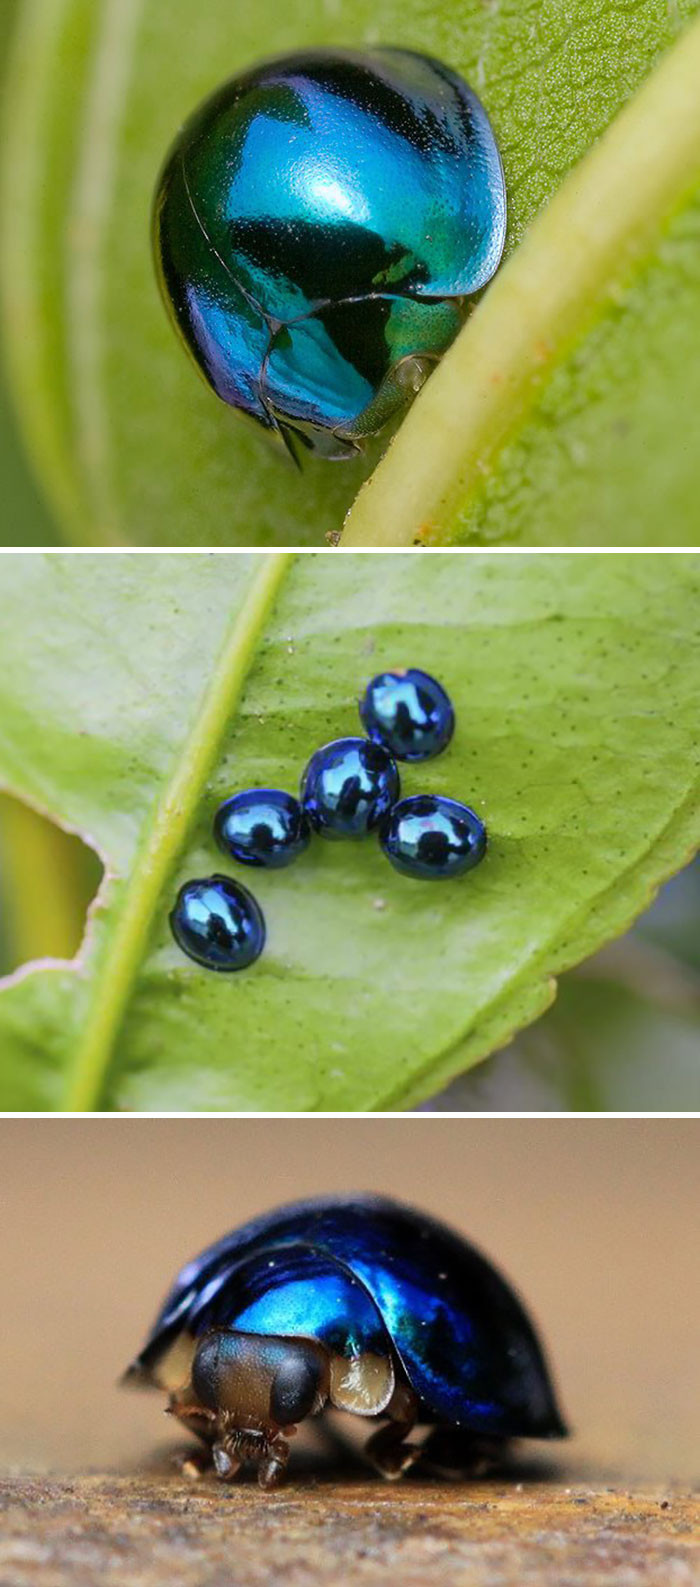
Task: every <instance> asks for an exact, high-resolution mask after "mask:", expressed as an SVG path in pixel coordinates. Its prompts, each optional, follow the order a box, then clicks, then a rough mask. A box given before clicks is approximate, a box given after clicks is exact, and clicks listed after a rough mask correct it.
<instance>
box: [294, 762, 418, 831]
mask: <svg viewBox="0 0 700 1587" xmlns="http://www.w3.org/2000/svg"><path fill="white" fill-rule="evenodd" d="M400 790H401V784H400V780H399V774H398V771H397V769H396V766H395V764H394V762H393V760H392V758H391V755H390V754H389V751H388V750H386V749H384V746H383V745H382V744H373V743H372V742H371V741H370V739H367V738H336V739H334V740H333V742H332V743H331V744H324V745H323V746H322V748H321V749H317V750H316V753H315V754H314V755H312V756H311V760H310V761H309V764H308V766H307V768H306V771H305V772H304V775H303V777H302V780H301V800H302V804H303V806H304V809H305V811H306V814H307V815H308V818H309V820H310V822H311V825H312V827H313V828H314V831H315V832H319V833H320V834H321V836H322V837H324V838H362V837H365V836H366V834H367V833H368V832H374V831H375V829H376V828H377V827H378V826H379V823H380V821H381V820H382V818H383V817H384V816H385V815H387V814H388V812H389V810H390V809H391V807H392V805H393V804H394V803H395V801H396V800H397V799H398V797H399V793H400Z"/></svg>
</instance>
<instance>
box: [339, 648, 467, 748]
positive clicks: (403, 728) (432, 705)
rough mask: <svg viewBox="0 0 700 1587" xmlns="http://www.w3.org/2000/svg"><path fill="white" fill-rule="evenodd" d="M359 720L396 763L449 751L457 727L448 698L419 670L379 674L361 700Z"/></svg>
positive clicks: (428, 675) (368, 686)
mask: <svg viewBox="0 0 700 1587" xmlns="http://www.w3.org/2000/svg"><path fill="white" fill-rule="evenodd" d="M360 719H361V721H362V724H363V726H364V729H365V732H366V733H367V734H368V736H369V737H370V738H371V739H373V740H374V742H375V743H376V744H384V745H386V748H387V749H388V750H389V751H390V752H391V754H392V755H395V756H396V759H397V760H430V759H431V758H432V756H433V755H439V754H440V753H441V751H442V750H443V749H446V748H447V745H448V744H449V742H450V739H451V737H452V734H453V732H454V726H455V713H454V708H453V705H452V701H451V700H450V697H449V695H448V694H447V693H446V691H445V690H444V689H443V687H442V684H441V683H438V681H437V679H436V678H431V676H430V673H429V672H421V671H420V669H419V668H418V667H408V668H407V670H406V671H405V672H379V673H378V674H377V676H376V678H372V681H371V683H368V684H367V688H366V689H365V692H364V694H363V696H362V699H361V700H360Z"/></svg>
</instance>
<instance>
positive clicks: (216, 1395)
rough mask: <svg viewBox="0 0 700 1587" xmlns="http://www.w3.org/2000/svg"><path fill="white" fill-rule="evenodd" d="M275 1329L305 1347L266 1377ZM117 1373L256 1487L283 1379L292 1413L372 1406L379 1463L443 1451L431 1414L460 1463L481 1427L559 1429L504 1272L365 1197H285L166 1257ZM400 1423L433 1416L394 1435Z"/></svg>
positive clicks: (394, 1205)
mask: <svg viewBox="0 0 700 1587" xmlns="http://www.w3.org/2000/svg"><path fill="white" fill-rule="evenodd" d="M285 1340H286V1341H287V1342H289V1343H290V1344H292V1343H294V1345H295V1347H297V1346H299V1343H300V1342H301V1341H304V1342H305V1346H307V1347H308V1350H309V1351H310V1352H311V1354H309V1355H307V1356H306V1357H305V1358H303V1359H302V1358H300V1357H299V1354H298V1352H297V1353H296V1354H294V1355H293V1356H292V1357H290V1359H289V1361H288V1362H287V1363H286V1366H285V1370H284V1372H283V1373H282V1379H281V1380H280V1372H281V1364H282V1361H283V1356H284V1351H283V1344H284V1341H285ZM127 1377H128V1379H129V1380H131V1381H141V1382H145V1383H147V1384H151V1385H155V1386H157V1387H160V1388H163V1389H166V1390H167V1391H168V1392H169V1394H170V1406H171V1409H173V1410H175V1412H176V1414H178V1415H181V1416H182V1419H183V1420H184V1421H185V1422H186V1424H187V1425H188V1426H190V1427H191V1428H192V1430H193V1431H196V1432H197V1433H198V1434H199V1436H200V1437H201V1438H202V1439H203V1441H204V1442H205V1443H207V1442H208V1443H209V1444H210V1445H212V1443H213V1454H212V1459H213V1462H214V1465H215V1466H216V1469H217V1471H218V1472H219V1475H224V1476H226V1477H227V1478H228V1477H230V1476H231V1475H232V1474H235V1473H233V1472H232V1470H231V1465H232V1464H233V1465H234V1466H235V1467H236V1469H238V1467H239V1466H240V1465H241V1464H242V1462H243V1460H245V1459H252V1460H253V1461H257V1462H258V1464H259V1467H261V1468H262V1474H261V1480H262V1481H263V1485H264V1486H269V1485H271V1484H272V1482H273V1481H276V1480H278V1478H279V1474H280V1472H279V1466H280V1462H281V1464H282V1469H283V1467H284V1463H285V1462H286V1457H287V1453H288V1450H287V1448H286V1444H285V1445H284V1448H283V1447H282V1445H283V1444H284V1440H281V1437H280V1427H279V1423H278V1421H277V1420H276V1418H275V1414H274V1406H275V1404H276V1403H280V1402H281V1400H282V1399H283V1400H284V1405H285V1408H286V1412H287V1413H288V1412H289V1410H290V1409H293V1406H292V1403H291V1402H292V1400H293V1398H294V1395H295V1394H297V1395H298V1409H299V1411H301V1409H302V1406H306V1410H304V1411H303V1415H306V1414H314V1413H316V1412H318V1411H320V1410H322V1409H323V1407H324V1405H327V1404H330V1405H334V1406H336V1407H338V1408H340V1409H344V1410H350V1411H353V1412H354V1413H355V1414H357V1415H364V1416H374V1417H377V1416H386V1417H387V1418H388V1425H387V1426H385V1427H383V1428H382V1429H381V1430H380V1432H379V1433H375V1434H374V1436H373V1438H372V1439H371V1440H370V1444H369V1446H368V1450H369V1452H370V1455H371V1458H372V1459H373V1460H374V1462H375V1464H376V1465H377V1466H378V1468H379V1469H380V1470H382V1471H383V1472H384V1473H385V1474H386V1475H389V1476H396V1475H399V1474H400V1472H401V1471H403V1470H405V1469H406V1468H407V1466H408V1465H410V1464H412V1463H413V1461H414V1460H415V1459H417V1458H427V1460H428V1462H429V1461H430V1458H431V1455H434V1456H436V1455H437V1452H438V1450H439V1451H440V1459H441V1461H442V1462H443V1463H444V1460H445V1458H446V1457H445V1443H444V1436H443V1435H444V1433H445V1430H446V1429H447V1430H451V1432H452V1433H453V1434H455V1433H456V1434H457V1438H456V1442H455V1441H454V1440H453V1442H452V1446H451V1447H452V1454H453V1457H456V1458H455V1463H456V1466H457V1467H458V1468H459V1469H465V1470H466V1469H468V1468H469V1464H470V1459H473V1456H474V1454H475V1453H476V1452H477V1450H479V1451H480V1452H481V1454H483V1450H484V1442H483V1441H484V1440H488V1443H489V1448H490V1449H491V1450H492V1451H493V1446H494V1444H496V1445H497V1444H499V1443H501V1444H502V1443H503V1442H504V1441H506V1440H507V1439H509V1438H511V1437H526V1438H527V1437H531V1438H556V1437H561V1436H563V1435H564V1433H565V1431H566V1430H565V1427H564V1424H563V1422H562V1419H561V1416H560V1414H559V1410H558V1408H557V1403H556V1398H555V1394H554V1390H553V1388H552V1384H551V1381H550V1377H549V1373H548V1370H547V1366H546V1364H545V1360H544V1356H543V1353H542V1350H541V1347H540V1344H539V1341H538V1338H537V1335H536V1333H535V1330H534V1328H533V1325H532V1323H531V1322H530V1320H529V1318H528V1316H527V1314H526V1312H525V1310H524V1308H523V1306H522V1304H521V1302H520V1301H519V1299H518V1298H517V1296H516V1295H515V1294H514V1293H513V1291H512V1289H510V1287H509V1286H508V1284H507V1283H506V1281H505V1280H504V1279H503V1278H502V1277H501V1276H500V1274H499V1273H498V1272H497V1271H496V1269H495V1268H494V1267H492V1266H491V1264H490V1263H489V1262H488V1261H487V1260H486V1258H485V1257H483V1256H481V1255H480V1254H479V1252H478V1251H476V1250H475V1249H474V1248H473V1246H471V1245H469V1244H468V1243H467V1241H466V1240H463V1239H462V1238H460V1237H459V1236H458V1235H457V1234H455V1233H453V1232H452V1231H451V1230H450V1229H448V1228H446V1227H445V1226H444V1225H443V1224H441V1223H438V1222H436V1221H435V1219H433V1218H430V1217H427V1216H426V1215H425V1214H423V1213H421V1212H418V1211H416V1210H413V1209H412V1208H409V1207H405V1206H402V1205H401V1204H399V1203H398V1202H395V1201H391V1200H388V1199H384V1198H379V1197H375V1196H354V1197H348V1198H340V1199H335V1198H330V1199H323V1198H321V1199H315V1200H313V1201H308V1202H299V1203H295V1204H293V1205H291V1206H287V1207H282V1208H280V1209H278V1210H277V1211H275V1212H272V1213H269V1214H268V1215H266V1216H264V1217H261V1218H257V1219H255V1220H254V1221H253V1222H251V1223H247V1224H244V1225H243V1227H242V1228H240V1229H238V1230H235V1231H234V1232H233V1233H231V1234H229V1235H226V1236H225V1237H224V1238H223V1239H221V1240H218V1241H217V1242H216V1244H215V1245H212V1246H210V1247H209V1248H208V1249H207V1250H205V1251H203V1252H202V1254H201V1255H200V1256H198V1257H196V1258H195V1260H194V1261H192V1262H189V1263H188V1264H187V1266H186V1267H184V1268H183V1269H182V1272H181V1273H180V1275H179V1277H178V1278H177V1279H176V1281H175V1284H174V1285H173V1288H172V1289H171V1291H170V1294H169V1295H168V1296H167V1298H166V1300H165V1302H164V1304H163V1306H162V1308H161V1310H160V1312H159V1314H158V1317H157V1319H156V1322H155V1325H154V1327H153V1329H152V1331H151V1333H150V1335H149V1337H148V1340H147V1342H146V1344H145V1346H144V1348H143V1350H142V1351H141V1353H140V1355H139V1356H138V1357H137V1359H136V1361H135V1362H134V1363H133V1365H132V1367H131V1368H130V1369H129V1372H128V1374H127ZM241 1385H244V1386H243V1387H242V1386H241ZM282 1391H284V1392H282ZM198 1396H199V1399H198ZM201 1401H203V1402H204V1406H205V1407H206V1410H205V1411H204V1410H203V1411H202V1413H201V1415H200V1413H199V1412H198V1404H199V1402H201ZM253 1401H254V1402H255V1407H256V1408H255V1410H253ZM261 1407H265V1408H264V1409H261ZM198 1416H199V1423H198ZM219 1417H221V1419H220V1420H219ZM301 1419H303V1416H302V1414H299V1415H295V1414H291V1415H289V1414H287V1420H288V1421H289V1422H292V1423H296V1422H297V1421H298V1420H301ZM246 1423H247V1425H246ZM415 1423H422V1424H425V1425H426V1426H427V1427H428V1429H430V1428H433V1429H434V1431H433V1433H432V1434H430V1433H429V1435H428V1438H427V1440H426V1442H424V1443H423V1444H422V1445H420V1444H419V1445H417V1446H416V1445H413V1444H412V1445H410V1446H409V1445H407V1444H406V1443H405V1437H406V1434H407V1433H408V1432H409V1431H410V1429H411V1428H412V1427H413V1425H414V1424H415ZM251 1424H254V1425H255V1426H257V1427H258V1429H261V1430H262V1431H259V1432H258V1434H257V1438H258V1440H260V1439H262V1440H263V1445H264V1447H262V1446H261V1445H260V1443H257V1444H256V1443H255V1441H253V1442H252V1443H251V1438H250V1429H251ZM435 1424H439V1429H436V1428H435ZM285 1431H286V1432H287V1434H288V1433H289V1429H288V1428H286V1429H285ZM273 1468H274V1470H273Z"/></svg>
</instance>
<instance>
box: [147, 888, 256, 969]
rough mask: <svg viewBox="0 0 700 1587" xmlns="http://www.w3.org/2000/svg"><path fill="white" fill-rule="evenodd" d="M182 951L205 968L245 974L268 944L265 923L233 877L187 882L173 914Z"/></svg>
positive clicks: (176, 936)
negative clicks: (244, 971)
mask: <svg viewBox="0 0 700 1587" xmlns="http://www.w3.org/2000/svg"><path fill="white" fill-rule="evenodd" d="M170 927H171V930H172V933H173V936H174V938H175V941H176V942H177V944H178V947H180V948H182V950H183V952H184V953H186V954H188V955H189V958H190V959H195V960H196V962H197V964H201V965H203V966H204V968H205V969H206V970H220V971H231V970H245V969H247V967H248V965H249V964H253V963H254V961H255V960H256V959H257V958H258V957H259V956H260V954H261V953H262V951H263V948H264V946H265V921H264V918H263V913H262V910H261V908H260V905H259V904H258V902H257V900H256V899H255V898H253V895H252V893H249V892H248V889H247V887H242V886H241V883H240V882H232V881H231V878H230V877H229V876H206V877H203V878H201V879H200V878H195V880H193V881H191V882H185V884H184V886H183V887H181V888H180V891H179V893H178V895H177V898H176V900H175V907H174V909H173V910H172V913H171V915H170Z"/></svg>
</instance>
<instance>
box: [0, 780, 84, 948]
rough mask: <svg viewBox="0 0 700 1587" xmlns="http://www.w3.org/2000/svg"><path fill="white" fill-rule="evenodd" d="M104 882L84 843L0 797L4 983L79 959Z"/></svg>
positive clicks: (0, 931) (0, 929) (0, 935)
mask: <svg viewBox="0 0 700 1587" xmlns="http://www.w3.org/2000/svg"><path fill="white" fill-rule="evenodd" d="M102 876H103V866H102V864H101V862H100V860H99V858H98V856H97V854H96V853H95V851H94V849H92V848H90V847H89V845H88V844H87V843H85V842H84V841H83V840H82V839H81V838H80V837H78V836H77V835H76V834H74V833H71V832H66V831H64V830H63V828H62V827H60V826H58V825H57V824H56V823H55V822H54V821H51V820H49V819H48V817H46V816H44V815H40V814H39V812H38V811H36V810H34V809H32V808H31V806H30V805H28V804H25V803H24V802H23V801H22V800H20V799H15V798H13V797H12V795H10V794H7V793H0V977H6V976H10V975H14V974H16V972H17V971H18V970H21V969H24V968H25V967H27V966H31V965H33V964H37V963H40V962H45V961H46V960H57V961H59V962H61V961H63V962H65V961H70V960H71V959H73V958H75V956H76V954H77V953H78V950H79V948H80V945H81V943H82V940H83V937H84V935H85V927H86V920H87V913H88V909H89V907H90V905H91V903H92V901H93V899H94V898H95V896H96V894H97V891H98V888H99V886H100V883H101V881H102Z"/></svg>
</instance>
